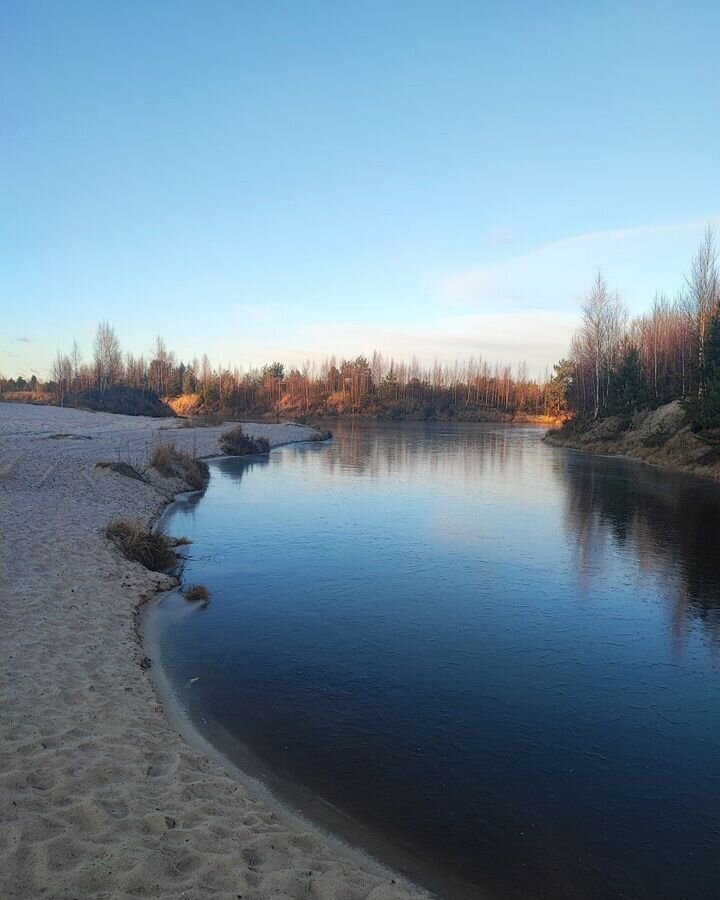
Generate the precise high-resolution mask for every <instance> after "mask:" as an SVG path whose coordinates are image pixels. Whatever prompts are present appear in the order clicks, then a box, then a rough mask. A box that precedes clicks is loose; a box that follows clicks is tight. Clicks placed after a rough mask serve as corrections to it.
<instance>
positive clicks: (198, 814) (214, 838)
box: [0, 403, 429, 900]
mask: <svg viewBox="0 0 720 900" xmlns="http://www.w3.org/2000/svg"><path fill="white" fill-rule="evenodd" d="M179 424H180V423H179V422H178V421H176V420H156V419H145V418H140V417H137V418H136V417H127V416H112V415H108V414H103V413H88V412H82V411H78V410H68V409H58V408H54V407H43V406H24V405H19V404H18V405H16V404H9V403H8V404H2V403H0V514H1V515H2V529H1V530H0V576H1V577H0V606H1V609H2V628H1V629H0V647H1V648H2V650H1V653H0V660H1V661H2V667H1V670H0V672H1V674H0V717H1V727H0V818H1V819H2V822H1V823H0V824H1V825H2V827H1V828H0V896H2V897H3V898H7V900H10V898H37V897H41V896H42V897H57V898H71V897H75V898H89V897H92V898H109V897H112V898H126V897H127V898H131V897H153V898H177V897H184V898H198V900H200V898H207V897H228V898H231V897H235V898H243V900H253V898H255V900H260V898H277V900H281V898H293V900H295V898H298V900H299V898H317V900H361V898H367V900H404V898H408V900H409V898H416V900H420V898H426V897H428V896H429V895H428V894H427V893H426V892H424V891H421V890H419V889H416V888H414V887H413V886H411V885H409V884H407V883H404V882H402V881H401V880H400V879H399V878H398V876H396V875H393V874H392V873H390V872H389V871H387V870H385V869H383V868H381V867H380V866H379V865H378V864H375V863H374V862H373V861H372V860H370V859H369V858H368V857H367V856H364V855H362V854H360V853H357V852H355V851H353V850H351V849H350V848H345V847H344V846H342V845H340V844H339V842H338V841H336V840H334V839H331V838H329V837H326V836H324V835H323V834H322V833H320V832H319V831H318V830H317V829H315V828H314V827H312V826H310V825H307V824H304V823H303V822H302V821H300V820H298V819H297V817H295V816H294V815H293V814H290V813H288V812H286V811H284V810H283V808H282V807H281V805H280V804H279V803H277V802H275V801H273V800H272V799H268V797H267V796H263V795H262V792H259V793H258V792H255V791H253V789H252V785H251V784H249V783H243V782H242V781H241V780H238V779H236V778H234V777H231V775H230V774H228V773H227V771H226V770H225V768H224V767H223V766H222V765H221V764H220V763H219V762H218V761H217V760H216V759H214V758H211V757H210V756H208V755H207V754H206V753H204V752H202V751H201V750H198V749H196V748H194V747H191V746H189V745H188V744H187V743H186V742H185V741H184V740H183V739H182V738H181V737H180V736H179V735H178V733H177V731H176V730H174V729H173V728H172V727H171V725H170V723H169V721H168V720H167V718H166V717H165V715H164V712H163V709H162V706H161V705H160V702H159V700H158V697H157V695H156V693H155V691H154V689H153V686H152V682H151V679H150V676H149V673H148V672H147V671H146V670H144V669H143V668H142V667H141V661H142V659H143V656H144V649H143V647H142V645H141V642H140V639H139V637H138V634H137V630H136V616H137V612H138V609H139V608H140V607H141V606H142V605H143V603H145V602H147V601H148V600H149V599H150V598H152V597H153V596H156V595H157V593H158V592H159V591H163V590H165V589H167V588H168V587H169V586H171V585H170V581H169V579H168V578H167V577H165V576H163V575H158V574H157V573H151V572H148V571H147V570H145V569H143V568H142V567H141V566H140V565H139V564H137V563H130V562H128V561H127V560H125V559H124V558H123V557H122V556H121V555H120V553H119V551H118V550H117V549H116V548H114V547H113V546H112V545H111V544H110V543H109V542H108V541H107V539H106V538H105V535H104V527H105V526H106V524H107V523H108V522H109V521H110V520H112V519H116V518H133V519H136V518H139V519H143V520H145V521H150V520H151V519H152V518H153V517H155V516H157V515H158V514H159V512H160V511H161V510H162V509H163V508H164V507H165V506H166V505H167V503H168V502H169V501H170V500H171V499H172V497H173V495H174V494H175V493H176V492H177V491H178V490H180V489H182V485H181V484H180V483H178V482H173V481H172V480H169V479H163V478H161V477H160V476H158V475H157V473H155V474H154V475H152V479H151V480H152V483H151V484H149V485H148V484H144V483H142V482H140V481H136V480H132V479H130V478H127V477H123V476H122V475H119V474H117V473H116V472H113V471H109V470H103V469H99V468H96V463H98V462H106V461H125V462H128V463H130V464H141V463H142V462H143V461H146V460H147V458H148V456H149V453H150V452H151V450H152V448H153V447H154V446H155V444H156V443H157V442H158V441H159V440H166V441H169V440H174V441H175V442H176V443H177V445H178V446H179V447H181V448H183V449H186V450H188V451H190V452H195V453H196V454H197V455H198V456H211V455H217V454H218V453H219V447H218V436H219V434H220V432H221V431H222V430H223V429H222V428H182V427H179ZM246 430H247V431H248V433H251V434H253V435H254V436H260V435H264V436H266V437H267V438H268V439H269V441H270V443H271V445H272V446H277V445H279V444H283V443H290V442H293V441H300V440H306V439H308V437H309V436H310V435H311V430H310V429H308V428H305V427H302V426H296V425H290V424H288V425H268V424H262V425H248V426H246Z"/></svg>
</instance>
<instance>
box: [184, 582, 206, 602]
mask: <svg viewBox="0 0 720 900" xmlns="http://www.w3.org/2000/svg"><path fill="white" fill-rule="evenodd" d="M183 596H184V597H185V599H186V600H190V601H191V602H193V603H196V602H197V601H198V600H209V599H210V591H209V590H208V589H207V588H206V587H205V585H204V584H189V585H188V586H187V587H186V588H185V589H184V590H183Z"/></svg>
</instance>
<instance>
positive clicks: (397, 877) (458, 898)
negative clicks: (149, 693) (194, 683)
mask: <svg viewBox="0 0 720 900" xmlns="http://www.w3.org/2000/svg"><path fill="white" fill-rule="evenodd" d="M219 458H220V459H222V458H223V457H219ZM225 458H227V457H225ZM210 472H211V478H212V465H211V467H210ZM194 493H198V492H194ZM189 496H190V495H187V494H181V495H178V496H177V497H176V498H175V500H174V501H173V502H172V503H170V504H169V505H168V506H167V507H166V508H165V509H164V510H163V512H162V514H161V517H160V518H161V520H162V521H165V520H167V519H170V518H171V517H172V515H173V513H174V511H175V508H176V507H177V505H178V504H181V503H184V502H187V499H189ZM201 500H202V497H201V496H200V497H198V498H197V501H196V502H201ZM177 590H178V589H177V588H174V589H172V590H170V591H168V592H166V593H164V594H162V595H158V596H157V597H155V598H153V599H152V600H151V601H150V602H149V603H147V604H145V605H144V606H143V607H142V609H141V610H140V617H139V621H138V630H139V634H140V637H141V640H142V641H143V644H144V646H145V647H146V648H147V652H148V656H149V657H150V658H151V659H152V660H153V666H152V667H151V669H150V670H149V671H150V677H151V679H152V681H153V684H154V687H155V690H156V693H157V694H158V697H159V699H160V701H161V704H162V706H163V709H164V711H165V714H166V716H167V718H168V720H169V721H170V723H171V724H172V726H173V728H175V729H176V730H177V731H179V733H180V734H181V735H182V737H183V739H184V740H186V741H187V742H188V743H189V744H191V745H193V746H197V747H198V748H199V749H201V750H203V751H204V752H205V753H207V754H208V755H209V756H211V757H213V758H214V759H216V760H217V761H218V763H219V764H220V765H222V766H223V767H225V768H227V769H228V770H229V771H230V772H231V773H232V774H233V777H235V778H236V779H237V780H238V781H240V782H241V783H242V784H244V785H246V786H247V787H248V788H249V789H251V790H252V791H254V792H255V793H257V794H258V795H260V796H262V797H263V799H265V800H266V801H267V802H269V803H270V804H276V805H277V806H278V807H279V809H280V810H282V812H283V813H284V814H285V815H287V816H289V818H290V820H291V821H293V822H295V823H296V824H297V826H298V827H305V828H307V827H310V828H313V829H316V830H318V831H319V833H320V835H321V836H322V838H323V840H325V841H327V842H328V844H329V845H330V846H332V847H333V848H334V849H336V850H338V851H339V852H343V853H346V854H349V855H350V856H351V857H352V858H353V859H354V860H356V861H357V863H358V864H359V865H362V866H364V867H366V868H368V869H369V870H371V871H376V872H377V874H379V875H381V876H384V877H386V878H390V879H391V880H392V881H393V883H397V882H398V881H400V882H402V881H403V880H404V881H406V882H407V883H408V886H409V887H412V889H414V890H426V891H431V892H433V893H432V896H433V897H435V896H438V897H439V896H443V897H444V896H448V897H452V898H453V900H497V898H496V897H495V895H491V894H490V893H488V892H487V891H485V890H482V889H480V888H479V887H477V886H476V885H471V884H466V883H464V882H461V881H460V880H458V879H454V878H452V877H451V876H449V875H448V874H447V873H443V872H440V871H439V870H437V869H435V868H434V867H432V866H430V865H429V864H427V863H425V862H424V861H423V860H422V858H421V857H420V855H419V854H417V855H414V854H413V853H412V852H410V851H408V850H404V849H402V848H400V847H398V846H396V845H393V844H390V843H388V841H387V840H386V839H385V838H384V837H383V836H382V835H380V834H378V833H376V832H375V831H373V830H371V829H369V828H368V827H366V826H365V825H363V824H361V823H360V822H358V821H357V820H355V819H353V818H352V817H351V816H349V815H348V814H346V813H345V812H344V811H342V810H341V809H339V808H338V807H336V806H334V805H333V804H331V803H329V802H328V801H326V800H325V799H324V798H322V797H321V796H319V795H317V794H315V793H314V792H312V791H311V790H310V789H308V788H305V787H304V786H302V785H300V784H296V783H294V782H292V781H290V780H288V779H287V778H284V777H282V776H280V775H278V774H277V773H276V772H275V771H273V770H272V768H271V767H269V766H268V765H266V764H265V762H264V761H263V760H262V759H261V758H260V757H258V756H257V755H256V754H255V753H254V752H253V751H252V750H251V749H250V748H249V747H247V745H245V744H243V743H242V741H241V740H240V739H238V738H237V737H235V736H233V735H230V734H229V733H228V732H226V731H225V729H224V728H223V726H222V725H221V724H220V723H217V722H213V723H209V722H208V721H207V720H206V719H205V718H204V717H202V722H199V721H195V719H194V717H193V715H192V713H191V712H190V710H189V709H188V707H187V704H186V703H185V702H184V700H183V698H182V695H181V694H180V686H179V685H174V684H173V683H172V681H171V679H170V677H169V676H168V674H167V673H166V671H165V670H164V668H163V663H162V652H161V646H160V645H161V640H160V633H161V631H162V628H163V625H162V623H161V622H160V621H159V617H160V616H162V615H163V613H162V612H161V611H160V610H159V609H158V607H159V606H161V605H162V604H163V603H164V602H166V601H167V599H168V598H169V597H171V596H172V595H174V594H176V592H177ZM190 613H192V610H190ZM197 718H201V717H200V716H199V715H198V716H197Z"/></svg>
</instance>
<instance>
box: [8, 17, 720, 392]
mask: <svg viewBox="0 0 720 900" xmlns="http://www.w3.org/2000/svg"><path fill="white" fill-rule="evenodd" d="M719 37H720V4H718V3H716V2H692V0H691V2H685V3H683V4H680V3H677V2H672V3H665V2H662V0H658V2H647V3H646V2H633V0H626V2H602V0H598V2H596V3H585V2H577V0H574V2H563V0H558V2H547V3H538V2H535V0H533V2H522V0H516V2H514V3H508V2H497V3H496V2H480V0H474V2H467V3H466V2H461V0H455V2H423V0H413V2H400V0H396V2H387V0H385V2H374V0H366V2H343V0H332V2H331V0H327V2H314V0H292V2H273V0H256V2H242V0H234V2H227V3H224V2H219V0H215V2H196V3H186V2H182V0H174V2H160V0H158V2H153V3H143V2H139V0H126V2H122V3H119V2H118V3H109V2H108V3H98V2H87V3H81V2H74V0H65V2H63V3H57V2H49V3H38V2H33V0H19V2H16V0H3V2H2V3H1V4H0V373H2V374H4V375H6V376H9V375H14V374H17V373H21V374H23V375H25V376H26V377H29V376H30V375H31V374H32V373H33V372H35V373H36V374H38V375H39V376H40V377H45V376H46V375H47V374H48V372H49V369H50V365H51V361H52V358H53V356H54V355H55V353H56V351H57V350H58V349H60V350H64V351H69V349H70V346H71V344H72V341H73V339H74V338H77V340H78V341H79V343H80V345H81V347H82V348H83V349H84V351H85V354H86V356H89V355H90V352H91V346H92V339H93V334H94V331H95V328H96V326H97V323H98V322H99V321H100V320H108V321H110V323H111V324H112V325H113V326H114V327H115V330H116V331H117V334H118V336H119V338H120V341H121V343H122V345H123V348H124V349H126V350H129V351H132V352H133V353H136V354H139V353H148V352H149V351H150V349H151V347H152V345H153V343H154V340H155V337H156V335H158V334H161V335H163V337H164V338H165V340H166V342H167V344H168V345H169V346H170V348H171V349H173V350H174V351H175V352H176V354H177V355H178V356H179V357H181V358H184V359H191V358H192V357H193V356H201V355H202V354H203V353H207V354H208V355H209V357H210V358H211V359H212V360H213V361H214V362H216V363H218V364H220V363H222V364H227V363H232V364H237V365H239V366H241V367H243V368H245V369H247V368H249V367H251V366H254V365H258V364H262V363H264V362H267V361H269V360H272V359H280V360H282V361H285V362H286V363H289V364H293V363H299V362H301V361H303V360H305V359H310V360H319V359H321V358H323V357H326V356H328V355H330V354H331V353H334V354H337V355H338V356H356V355H358V354H360V353H365V354H369V353H370V352H372V350H373V349H378V350H380V351H382V352H383V353H386V354H388V355H393V356H394V357H395V358H396V359H405V360H409V359H410V358H411V357H412V356H416V357H417V358H418V360H420V361H421V362H424V363H430V362H432V361H433V360H434V359H435V358H437V359H439V360H441V361H450V360H453V359H455V358H458V359H464V358H468V357H469V356H471V355H474V356H475V357H479V356H483V357H484V358H486V359H489V360H490V361H499V360H502V361H504V362H510V363H516V362H519V361H520V360H523V359H524V360H526V361H527V363H528V366H529V369H530V371H531V373H533V374H535V373H540V372H542V370H543V369H544V368H545V367H546V366H548V365H552V363H553V362H554V361H556V360H557V359H559V358H560V357H561V356H562V355H563V354H564V353H565V352H566V350H567V347H568V344H569V341H570V338H571V336H572V333H573V331H574V329H575V327H576V326H577V323H578V321H579V311H580V307H581V305H582V302H583V298H584V296H585V294H586V293H587V290H588V288H589V286H590V284H591V282H592V279H593V277H594V275H595V273H596V272H597V270H598V268H600V269H601V270H602V271H603V274H604V275H605V277H606V279H607V281H608V283H609V284H610V286H611V287H612V288H613V289H617V290H618V292H619V294H620V296H621V297H622V298H623V299H624V300H625V302H626V303H627V305H628V307H629V308H630V310H631V311H632V312H640V311H642V310H643V309H645V308H647V307H649V306H650V304H651V303H652V299H653V296H654V294H655V292H656V291H658V290H664V291H666V292H667V293H668V294H670V295H673V294H674V293H675V292H676V291H677V290H678V289H679V288H681V287H682V285H683V279H684V274H685V273H686V272H687V271H688V267H689V262H690V259H691V257H692V254H693V252H694V250H695V248H696V246H697V244H698V242H699V240H700V238H701V236H702V233H703V230H704V228H705V226H706V224H707V223H708V222H713V221H715V220H718V221H720V219H719V218H718V217H719V216H720V178H718V175H719V174H720V54H718V52H717V44H718V38H719Z"/></svg>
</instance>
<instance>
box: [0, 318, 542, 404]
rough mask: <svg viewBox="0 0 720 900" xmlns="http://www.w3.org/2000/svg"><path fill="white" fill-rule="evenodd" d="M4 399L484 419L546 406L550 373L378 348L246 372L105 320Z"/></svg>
mask: <svg viewBox="0 0 720 900" xmlns="http://www.w3.org/2000/svg"><path fill="white" fill-rule="evenodd" d="M0 399H6V400H25V401H29V402H52V403H57V404H60V405H70V406H83V407H87V408H93V409H106V410H108V411H110V412H125V413H136V414H148V415H162V414H173V413H175V414H178V415H186V416H207V415H214V416H222V417H225V418H242V417H246V416H273V417H280V416H282V417H284V418H293V419H298V420H300V419H304V418H312V417H316V418H318V417H338V416H347V415H355V416H367V417H376V418H390V419H398V418H412V419H459V420H472V421H479V420H484V419H511V418H513V417H515V418H517V417H522V416H525V417H528V418H533V417H538V416H540V417H542V416H546V415H549V412H548V406H547V398H546V395H545V381H538V380H535V379H532V378H530V377H529V376H528V373H527V366H526V365H525V364H524V363H521V364H520V365H519V366H517V367H516V368H515V369H514V370H513V369H512V368H511V367H510V366H508V365H498V364H495V365H490V364H489V363H488V362H486V361H482V360H477V359H470V360H468V361H467V362H464V363H454V364H453V365H440V364H435V365H434V366H432V367H431V368H429V369H427V368H422V367H421V366H420V365H419V364H418V363H417V362H416V361H412V362H410V363H405V362H395V361H394V360H392V359H386V358H385V357H383V356H382V354H380V353H377V352H374V353H373V354H372V355H371V356H370V357H369V358H367V357H365V356H358V357H357V358H355V359H351V360H348V359H342V360H339V361H338V360H337V359H336V358H335V357H334V356H331V357H329V358H328V359H327V360H325V361H324V362H322V363H320V364H317V363H313V362H310V361H308V362H307V363H306V364H304V365H303V366H302V367H299V368H291V369H289V370H286V368H285V366H284V365H283V363H281V362H272V363H270V364H268V365H265V366H263V367H261V368H259V369H251V370H249V371H245V372H243V371H242V370H241V369H239V368H238V367H234V368H232V369H231V368H230V367H218V366H214V365H213V364H212V363H211V362H210V360H209V358H208V356H207V355H204V356H203V357H202V358H201V359H200V360H198V359H193V360H191V361H189V362H184V361H181V360H178V359H177V358H176V356H175V354H174V353H173V352H172V351H171V350H169V349H168V348H167V345H166V343H165V341H164V340H163V338H161V337H158V338H157V339H156V341H155V344H154V347H153V350H152V353H151V354H150V356H149V358H145V357H143V356H133V355H132V354H130V353H123V351H122V347H121V345H120V341H119V339H118V336H117V333H116V331H115V329H114V328H113V326H112V325H110V324H109V323H108V322H101V323H100V324H99V325H98V328H97V332H96V335H95V340H94V344H93V350H92V356H91V357H90V359H89V360H87V361H86V360H85V359H84V357H83V354H82V351H81V349H80V347H79V346H78V344H77V342H75V343H74V344H73V346H72V348H71V350H70V352H69V353H64V352H62V351H59V352H58V353H57V355H56V357H55V360H54V362H53V365H52V377H51V379H50V380H49V381H47V382H45V383H41V382H39V381H38V380H37V379H32V380H30V381H26V380H25V379H22V378H16V379H3V378H0Z"/></svg>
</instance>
